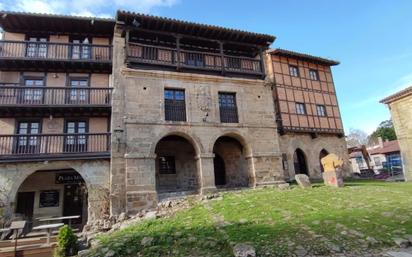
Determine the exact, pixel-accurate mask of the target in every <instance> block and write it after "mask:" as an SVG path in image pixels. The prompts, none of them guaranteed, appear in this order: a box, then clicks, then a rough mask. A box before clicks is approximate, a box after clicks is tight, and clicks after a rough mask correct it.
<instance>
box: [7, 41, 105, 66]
mask: <svg viewBox="0 0 412 257" xmlns="http://www.w3.org/2000/svg"><path fill="white" fill-rule="evenodd" d="M0 58H8V59H45V60H72V61H93V62H110V61H111V60H112V46H110V45H94V44H74V43H53V42H33V41H10V40H0Z"/></svg>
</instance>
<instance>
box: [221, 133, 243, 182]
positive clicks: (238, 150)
mask: <svg viewBox="0 0 412 257" xmlns="http://www.w3.org/2000/svg"><path fill="white" fill-rule="evenodd" d="M213 153H214V154H215V159H214V162H213V164H214V171H215V183H216V186H218V187H247V186H248V185H249V170H248V165H247V160H246V158H245V150H244V147H243V146H242V144H241V143H240V142H239V141H238V140H237V139H235V138H232V137H229V136H222V137H219V138H218V139H217V140H216V142H215V144H214V146H213ZM223 176H224V179H223Z"/></svg>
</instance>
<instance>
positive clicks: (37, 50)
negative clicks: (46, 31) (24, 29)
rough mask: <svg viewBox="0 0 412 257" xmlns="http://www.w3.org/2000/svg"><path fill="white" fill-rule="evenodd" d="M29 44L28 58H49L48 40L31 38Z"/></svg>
mask: <svg viewBox="0 0 412 257" xmlns="http://www.w3.org/2000/svg"><path fill="white" fill-rule="evenodd" d="M28 41H29V42H28V43H27V49H26V56H27V57H32V58H46V57H47V38H44V37H29V40H28Z"/></svg>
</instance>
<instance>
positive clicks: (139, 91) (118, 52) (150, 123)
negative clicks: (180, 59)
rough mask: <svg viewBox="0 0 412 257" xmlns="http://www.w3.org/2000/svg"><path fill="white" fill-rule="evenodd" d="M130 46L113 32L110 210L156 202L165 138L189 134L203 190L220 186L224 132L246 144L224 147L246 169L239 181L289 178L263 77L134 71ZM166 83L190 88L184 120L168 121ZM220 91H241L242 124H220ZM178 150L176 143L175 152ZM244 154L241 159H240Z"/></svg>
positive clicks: (252, 183) (129, 209)
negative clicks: (217, 164) (217, 159)
mask: <svg viewBox="0 0 412 257" xmlns="http://www.w3.org/2000/svg"><path fill="white" fill-rule="evenodd" d="M124 49H125V40H124V38H121V37H120V35H115V37H114V52H115V54H114V56H115V58H116V59H115V60H114V63H113V66H114V71H113V85H114V91H113V106H112V113H113V117H112V129H113V137H112V168H111V181H112V182H111V185H112V197H113V198H112V203H113V204H112V214H118V213H119V212H121V211H123V210H124V209H126V211H127V212H128V213H130V214H133V213H135V212H137V211H139V210H141V209H144V208H149V207H153V206H154V204H156V201H157V194H158V192H157V190H156V184H157V180H158V179H159V177H156V165H157V164H156V147H157V145H158V142H159V141H160V140H161V139H163V138H165V137H166V136H178V137H181V138H184V139H185V140H187V141H188V142H189V143H190V144H191V145H192V147H193V150H194V156H193V157H194V158H190V159H189V160H188V162H187V163H188V164H187V165H186V168H187V169H190V170H192V175H190V176H194V175H193V173H196V174H198V179H199V180H198V181H199V182H198V183H199V185H198V186H196V187H198V191H199V192H200V193H204V192H209V191H213V190H216V186H215V181H214V180H215V179H214V164H213V158H214V156H215V154H214V147H215V142H216V141H217V140H218V139H219V138H220V137H222V136H226V137H230V138H232V139H235V140H236V141H237V142H239V144H240V145H241V149H242V150H241V151H242V152H240V151H239V152H237V153H224V152H222V153H221V154H222V155H225V154H226V155H229V157H231V158H232V159H238V160H239V159H240V160H239V162H238V164H237V165H241V166H242V169H240V170H238V171H237V172H238V173H239V172H242V173H244V175H245V176H246V178H243V179H244V181H246V182H243V183H241V184H243V185H245V184H246V185H248V186H250V187H254V186H259V185H270V184H274V183H276V182H279V181H283V174H281V161H280V154H279V145H278V139H277V133H276V124H275V119H274V113H273V98H272V96H271V89H270V86H268V85H266V84H265V81H264V80H261V79H243V78H230V77H224V76H213V75H200V74H194V73H183V72H172V71H161V70H143V69H131V68H127V67H126V65H125V64H124V60H125V58H126V56H125V50H124ZM165 88H178V89H182V90H184V91H185V99H186V114H187V121H186V122H173V121H166V120H165V114H164V112H165V111H164V108H165V107H164V90H165ZM221 91H222V92H233V93H235V94H236V99H237V106H238V115H239V122H238V123H221V122H220V118H219V101H218V93H219V92H221ZM169 147H170V146H169ZM233 147H236V146H233ZM216 148H218V149H215V151H217V152H219V151H222V149H219V148H220V147H219V146H216ZM178 150H179V148H178V147H177V145H176V146H175V151H178ZM191 154H192V153H191ZM239 154H242V155H243V157H242V158H239ZM236 155H237V157H236ZM228 163H229V161H228ZM236 168H237V167H228V173H229V176H230V173H231V171H230V170H232V172H234V169H236ZM243 169H244V171H243ZM190 176H189V177H190ZM233 176H234V175H232V176H231V177H233ZM235 181H237V182H239V181H241V179H235ZM237 182H236V183H237ZM237 184H239V183H237ZM114 199H126V201H122V200H120V201H115V200H114Z"/></svg>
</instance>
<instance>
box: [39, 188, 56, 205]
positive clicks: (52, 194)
mask: <svg viewBox="0 0 412 257" xmlns="http://www.w3.org/2000/svg"><path fill="white" fill-rule="evenodd" d="M59 200H60V197H59V190H44V191H40V204H39V207H40V208H45V207H59Z"/></svg>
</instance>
